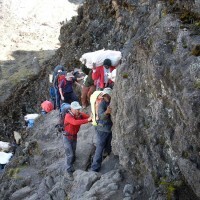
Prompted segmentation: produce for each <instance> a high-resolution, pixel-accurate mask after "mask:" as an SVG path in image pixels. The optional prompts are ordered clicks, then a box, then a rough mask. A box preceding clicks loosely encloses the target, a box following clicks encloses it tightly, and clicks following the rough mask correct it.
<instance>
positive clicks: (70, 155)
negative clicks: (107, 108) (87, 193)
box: [63, 101, 92, 180]
mask: <svg viewBox="0 0 200 200" xmlns="http://www.w3.org/2000/svg"><path fill="white" fill-rule="evenodd" d="M81 108H82V107H81V106H80V104H79V103H78V102H77V101H73V102H72V103H71V109H70V110H69V112H68V113H67V114H66V115H65V119H64V133H63V142H64V148H65V153H66V156H67V157H66V170H67V173H65V177H66V178H67V179H69V180H73V172H74V168H73V163H74V161H75V150H76V143H77V133H78V131H79V129H80V126H81V125H82V124H86V123H88V122H90V121H91V120H92V118H91V117H89V116H88V115H87V114H85V113H83V112H80V109H81Z"/></svg>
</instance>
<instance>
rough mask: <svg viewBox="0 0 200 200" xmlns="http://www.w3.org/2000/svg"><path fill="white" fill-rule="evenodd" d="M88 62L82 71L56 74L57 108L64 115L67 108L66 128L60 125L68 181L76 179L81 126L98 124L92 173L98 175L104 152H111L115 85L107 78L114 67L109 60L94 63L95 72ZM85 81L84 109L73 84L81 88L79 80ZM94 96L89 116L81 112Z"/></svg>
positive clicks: (54, 80)
mask: <svg viewBox="0 0 200 200" xmlns="http://www.w3.org/2000/svg"><path fill="white" fill-rule="evenodd" d="M85 63H86V60H84V61H83V66H81V70H77V71H74V72H68V73H67V72H66V71H65V69H64V67H63V66H62V65H58V66H56V67H55V69H54V74H53V86H54V92H55V96H56V97H55V102H54V109H58V110H59V111H60V113H62V106H63V105H64V106H65V105H66V106H67V108H68V109H67V112H66V113H65V114H64V116H63V122H62V123H63V127H60V125H61V124H60V125H59V130H60V131H61V132H62V135H63V143H64V149H65V153H66V173H65V177H66V178H67V179H69V180H72V179H73V172H74V168H73V163H74V161H75V151H76V143H77V133H78V131H79V129H80V126H81V125H82V124H86V123H88V122H92V124H93V125H95V130H96V134H97V142H96V150H95V154H94V156H93V161H92V164H91V169H90V170H91V171H94V172H99V170H100V168H101V163H102V156H103V153H106V154H107V155H109V154H110V153H111V140H112V131H111V128H112V120H111V107H110V101H111V93H112V88H113V86H114V82H113V81H112V80H111V79H110V78H109V77H108V74H109V73H111V72H112V71H113V70H114V69H115V67H114V66H112V62H111V60H110V59H105V60H104V62H103V65H102V66H98V67H97V66H96V64H95V63H93V68H92V69H89V68H87V67H86V66H85ZM81 73H84V74H85V76H82V74H81ZM83 79H84V82H83V84H82V85H81V88H82V90H81V105H82V106H81V105H80V103H79V99H78V97H77V95H76V94H75V92H74V91H73V84H77V85H80V83H79V81H80V80H83ZM92 97H95V102H94V104H93V105H91V107H92V108H91V110H92V111H94V112H93V113H92V114H91V115H90V116H89V115H88V114H86V113H84V112H81V111H80V110H81V109H85V108H86V107H87V106H89V105H90V102H92ZM90 100H91V101H90ZM50 110H52V109H50ZM94 122H95V123H94Z"/></svg>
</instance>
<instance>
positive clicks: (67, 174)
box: [64, 172, 74, 181]
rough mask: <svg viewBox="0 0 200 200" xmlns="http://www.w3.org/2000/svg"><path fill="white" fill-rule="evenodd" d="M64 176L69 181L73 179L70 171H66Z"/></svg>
mask: <svg viewBox="0 0 200 200" xmlns="http://www.w3.org/2000/svg"><path fill="white" fill-rule="evenodd" d="M64 177H65V178H66V179H67V180H69V181H73V180H74V177H73V173H72V172H66V173H65V174H64Z"/></svg>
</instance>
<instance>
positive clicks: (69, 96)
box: [63, 92, 79, 104]
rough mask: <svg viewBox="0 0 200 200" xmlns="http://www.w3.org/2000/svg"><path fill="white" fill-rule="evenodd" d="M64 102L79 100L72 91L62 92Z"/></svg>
mask: <svg viewBox="0 0 200 200" xmlns="http://www.w3.org/2000/svg"><path fill="white" fill-rule="evenodd" d="M63 96H64V102H65V103H69V104H71V102H73V101H79V100H78V97H77V96H76V95H75V93H74V92H69V93H64V95H63Z"/></svg>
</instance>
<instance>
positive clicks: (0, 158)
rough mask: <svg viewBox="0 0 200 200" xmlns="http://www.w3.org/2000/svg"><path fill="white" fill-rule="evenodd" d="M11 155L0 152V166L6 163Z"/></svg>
mask: <svg viewBox="0 0 200 200" xmlns="http://www.w3.org/2000/svg"><path fill="white" fill-rule="evenodd" d="M12 155H13V154H12V153H6V152H0V164H3V165H5V164H6V163H8V162H9V160H10V158H11V157H12Z"/></svg>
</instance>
